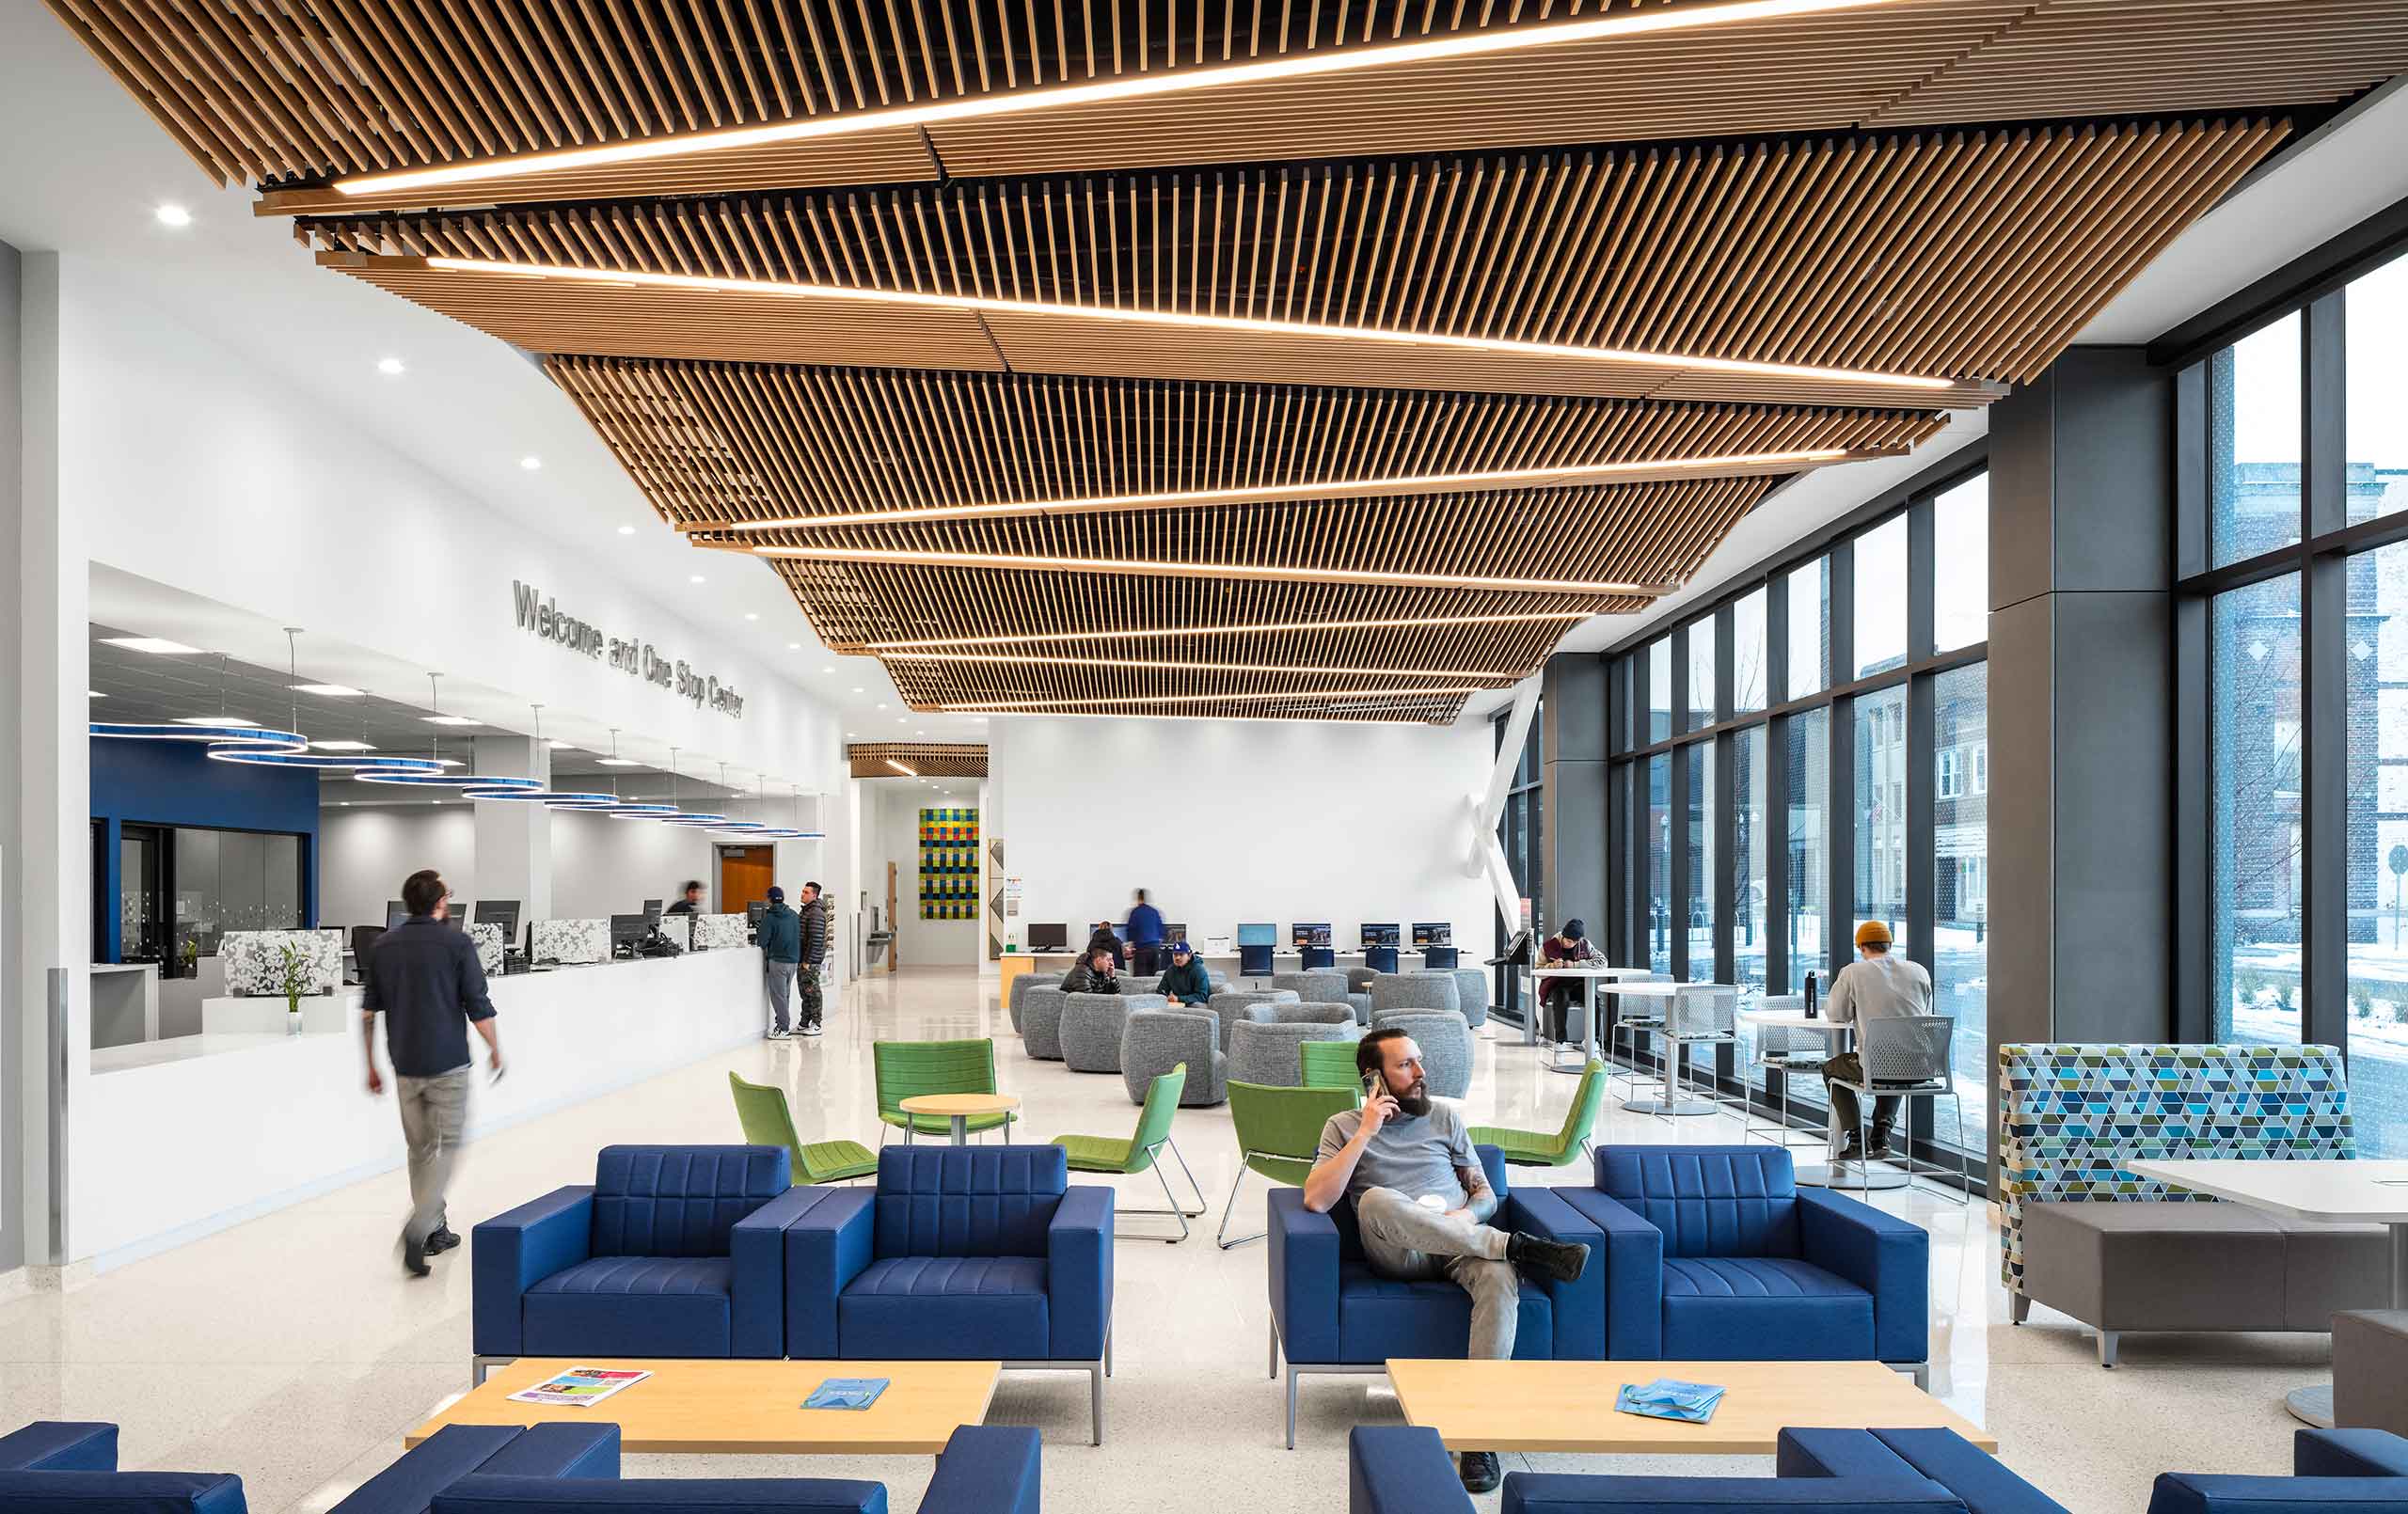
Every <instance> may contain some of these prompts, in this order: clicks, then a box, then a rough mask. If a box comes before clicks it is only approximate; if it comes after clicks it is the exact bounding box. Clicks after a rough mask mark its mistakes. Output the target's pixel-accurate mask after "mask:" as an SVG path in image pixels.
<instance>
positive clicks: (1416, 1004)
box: [1371, 972, 1470, 1029]
mask: <svg viewBox="0 0 2408 1514" xmlns="http://www.w3.org/2000/svg"><path fill="white" fill-rule="evenodd" d="M1394 1009H1444V1010H1449V1011H1451V1012H1452V1013H1455V1014H1458V1015H1460V1014H1462V1013H1463V1005H1462V1004H1461V1003H1459V1002H1458V1001H1456V997H1455V975H1454V974H1453V973H1451V972H1383V973H1381V974H1380V975H1379V976H1378V977H1376V978H1374V979H1372V980H1371V1023H1372V1025H1374V1026H1377V1025H1378V1024H1379V1023H1380V1017H1381V1016H1382V1015H1385V1014H1386V1013H1387V1012H1388V1011H1390V1010H1394ZM1469 1025H1470V1022H1469V1021H1468V1020H1466V1021H1465V1028H1466V1029H1468V1028H1469Z"/></svg>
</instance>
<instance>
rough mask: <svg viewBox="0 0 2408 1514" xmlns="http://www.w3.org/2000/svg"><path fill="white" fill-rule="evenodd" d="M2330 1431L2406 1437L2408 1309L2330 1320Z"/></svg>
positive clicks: (2346, 1313) (2344, 1314)
mask: <svg viewBox="0 0 2408 1514" xmlns="http://www.w3.org/2000/svg"><path fill="white" fill-rule="evenodd" d="M2333 1427H2334V1428H2335V1429H2352V1430H2389V1431H2390V1432H2391V1433H2392V1434H2394V1435H2408V1309H2345V1310H2343V1311H2341V1312H2340V1313H2339V1314H2337V1315H2335V1316H2334V1317H2333Z"/></svg>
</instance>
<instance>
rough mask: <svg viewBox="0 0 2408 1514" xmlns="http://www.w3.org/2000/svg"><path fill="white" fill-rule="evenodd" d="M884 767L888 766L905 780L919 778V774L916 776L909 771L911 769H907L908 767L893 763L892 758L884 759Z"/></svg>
mask: <svg viewBox="0 0 2408 1514" xmlns="http://www.w3.org/2000/svg"><path fill="white" fill-rule="evenodd" d="M886 765H887V766H889V767H892V768H894V769H895V771H896V772H898V773H900V774H902V775H903V776H904V777H905V778H917V777H919V776H920V775H919V774H917V773H915V772H913V771H911V769H910V768H908V767H906V766H904V765H902V764H901V763H898V762H896V761H895V759H894V758H892V757H889V758H888V759H886Z"/></svg>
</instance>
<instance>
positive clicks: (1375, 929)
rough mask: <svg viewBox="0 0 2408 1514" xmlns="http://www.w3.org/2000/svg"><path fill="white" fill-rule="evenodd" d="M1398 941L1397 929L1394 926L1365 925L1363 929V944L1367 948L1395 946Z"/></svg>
mask: <svg viewBox="0 0 2408 1514" xmlns="http://www.w3.org/2000/svg"><path fill="white" fill-rule="evenodd" d="M1396 941H1397V928H1396V927H1395V926H1394V925H1365V926H1364V927H1363V944H1364V946H1365V947H1367V948H1368V947H1373V946H1394V945H1395V944H1396Z"/></svg>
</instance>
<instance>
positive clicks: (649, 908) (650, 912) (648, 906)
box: [643, 899, 660, 925]
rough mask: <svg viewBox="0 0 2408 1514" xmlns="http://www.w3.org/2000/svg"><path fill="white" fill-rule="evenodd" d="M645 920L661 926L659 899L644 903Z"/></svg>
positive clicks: (648, 900) (647, 900)
mask: <svg viewBox="0 0 2408 1514" xmlns="http://www.w3.org/2000/svg"><path fill="white" fill-rule="evenodd" d="M643 918H644V919H646V920H648V921H651V922H652V923H654V924H656V925H657V924H659V923H660V901H659V900H657V899H646V900H645V901H644V902H643Z"/></svg>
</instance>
